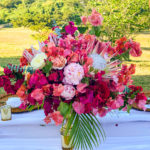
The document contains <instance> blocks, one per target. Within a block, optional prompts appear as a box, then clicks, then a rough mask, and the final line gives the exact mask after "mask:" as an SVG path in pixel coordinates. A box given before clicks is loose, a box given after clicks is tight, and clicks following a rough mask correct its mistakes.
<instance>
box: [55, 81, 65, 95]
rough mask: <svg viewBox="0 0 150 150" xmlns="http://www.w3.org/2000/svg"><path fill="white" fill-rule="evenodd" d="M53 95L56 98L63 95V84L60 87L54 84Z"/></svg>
mask: <svg viewBox="0 0 150 150" xmlns="http://www.w3.org/2000/svg"><path fill="white" fill-rule="evenodd" d="M53 89H54V90H53V95H54V96H60V95H61V93H62V92H63V90H64V86H63V85H62V84H59V85H55V84H53Z"/></svg>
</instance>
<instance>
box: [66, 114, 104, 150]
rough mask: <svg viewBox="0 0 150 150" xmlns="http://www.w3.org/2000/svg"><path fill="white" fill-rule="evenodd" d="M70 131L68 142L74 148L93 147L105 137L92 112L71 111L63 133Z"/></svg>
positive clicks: (84, 149) (84, 148)
mask: <svg viewBox="0 0 150 150" xmlns="http://www.w3.org/2000/svg"><path fill="white" fill-rule="evenodd" d="M68 132H70V133H69V134H70V142H71V144H72V145H73V146H74V148H75V149H76V150H78V149H82V150H87V149H90V150H92V149H93V146H98V145H99V143H101V140H104V139H105V132H104V130H103V128H102V125H101V124H100V122H99V120H98V119H97V118H96V117H95V116H94V115H92V114H81V115H78V114H77V113H75V112H73V113H72V114H71V115H70V117H69V118H68V121H67V125H66V131H65V135H67V134H68Z"/></svg>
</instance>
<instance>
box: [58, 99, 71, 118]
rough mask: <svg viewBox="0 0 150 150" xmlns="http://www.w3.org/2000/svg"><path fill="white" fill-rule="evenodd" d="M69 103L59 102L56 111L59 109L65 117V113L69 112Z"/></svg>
mask: <svg viewBox="0 0 150 150" xmlns="http://www.w3.org/2000/svg"><path fill="white" fill-rule="evenodd" d="M69 108H70V107H69V104H67V103H64V102H60V105H59V107H58V111H60V113H61V115H62V116H64V117H66V114H68V112H69Z"/></svg>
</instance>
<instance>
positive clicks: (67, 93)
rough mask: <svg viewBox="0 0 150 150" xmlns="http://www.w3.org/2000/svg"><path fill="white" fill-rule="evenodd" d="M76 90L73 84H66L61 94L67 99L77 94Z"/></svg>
mask: <svg viewBox="0 0 150 150" xmlns="http://www.w3.org/2000/svg"><path fill="white" fill-rule="evenodd" d="M75 93H76V90H75V88H74V87H73V86H72V85H64V90H63V92H62V93H61V96H62V97H64V98H65V99H66V100H70V99H72V98H73V97H74V96H75Z"/></svg>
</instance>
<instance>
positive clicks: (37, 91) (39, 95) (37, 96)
mask: <svg viewBox="0 0 150 150" xmlns="http://www.w3.org/2000/svg"><path fill="white" fill-rule="evenodd" d="M31 97H32V98H34V99H35V100H36V101H37V102H38V103H39V104H42V101H43V100H44V97H45V96H44V94H43V90H42V89H35V90H34V91H33V92H32V93H31Z"/></svg>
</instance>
